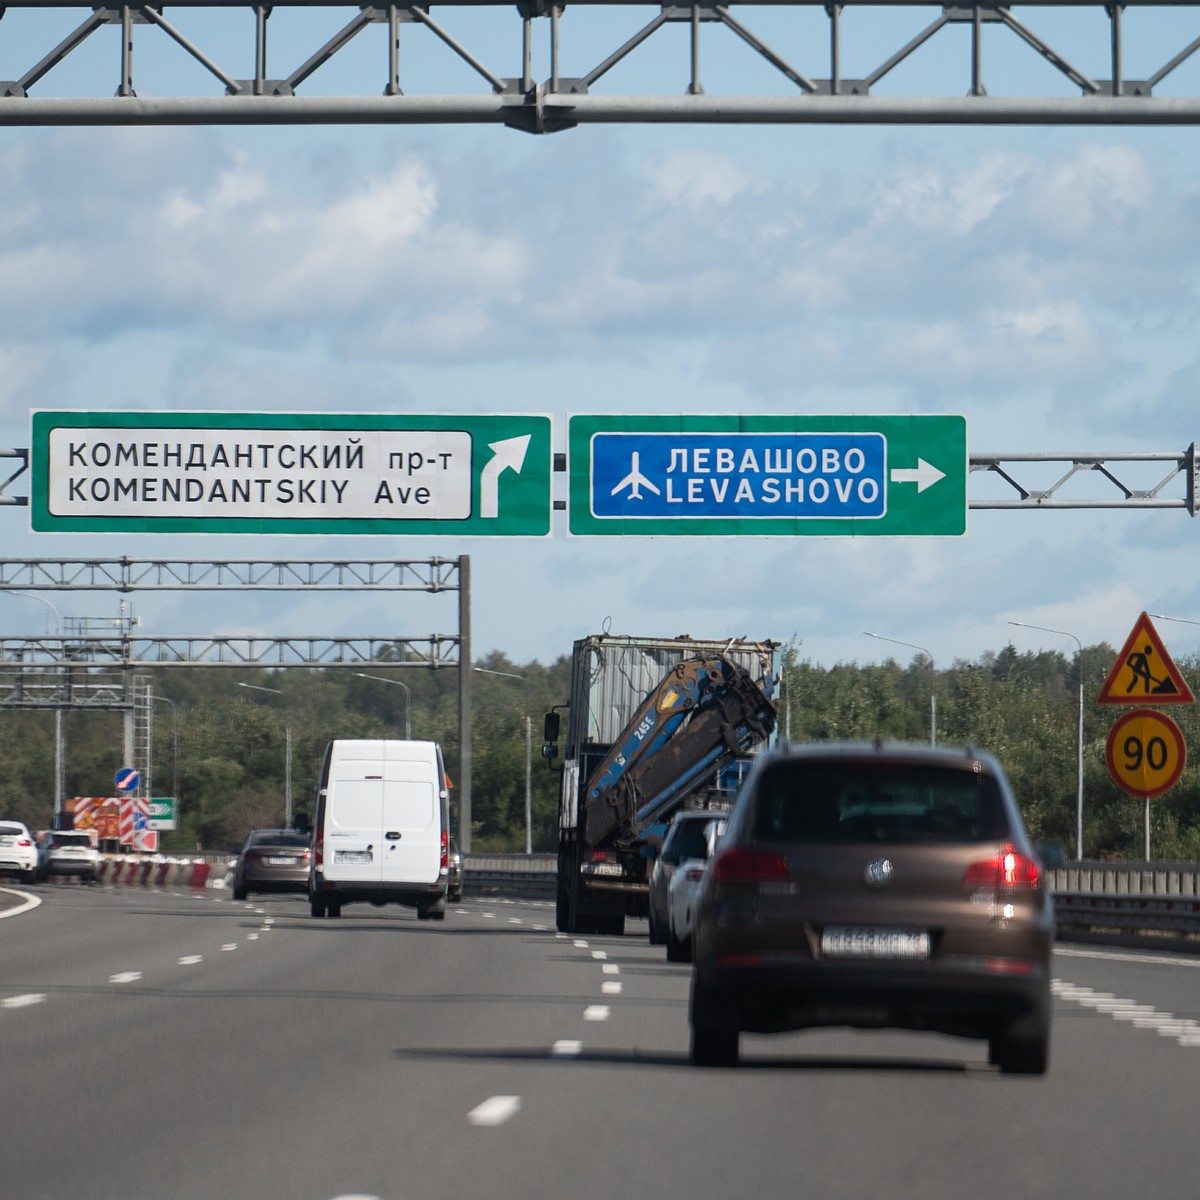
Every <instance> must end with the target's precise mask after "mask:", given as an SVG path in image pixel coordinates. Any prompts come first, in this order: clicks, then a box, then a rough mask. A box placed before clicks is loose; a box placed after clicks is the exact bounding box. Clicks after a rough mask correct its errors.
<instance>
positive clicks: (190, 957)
mask: <svg viewBox="0 0 1200 1200" xmlns="http://www.w3.org/2000/svg"><path fill="white" fill-rule="evenodd" d="M203 961H204V955H203V954H185V955H184V956H183V957H182V958H181V959H179V964H178V965H179V966H181V967H194V966H195V965H196V964H197V963H202V962H203Z"/></svg>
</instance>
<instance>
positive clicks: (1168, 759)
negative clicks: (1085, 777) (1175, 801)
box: [1104, 708, 1187, 800]
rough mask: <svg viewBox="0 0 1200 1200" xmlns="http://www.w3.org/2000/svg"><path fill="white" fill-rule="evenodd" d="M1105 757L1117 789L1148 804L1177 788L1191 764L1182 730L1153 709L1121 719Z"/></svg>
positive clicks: (1118, 721) (1110, 738) (1132, 713)
mask: <svg viewBox="0 0 1200 1200" xmlns="http://www.w3.org/2000/svg"><path fill="white" fill-rule="evenodd" d="M1104 753H1105V757H1106V758H1107V759H1108V771H1109V774H1110V775H1111V776H1112V777H1113V779H1114V781H1115V782H1116V784H1117V786H1118V787H1119V788H1121V789H1122V790H1123V791H1126V792H1128V793H1129V794H1130V795H1131V796H1141V797H1144V798H1145V799H1147V800H1149V799H1152V798H1153V797H1155V796H1161V795H1162V794H1163V792H1165V791H1168V790H1169V789H1171V788H1173V787H1174V786H1175V784H1176V783H1178V782H1179V777H1180V776H1181V775H1182V774H1183V768H1184V766H1185V765H1186V764H1187V748H1186V746H1185V745H1184V741H1183V734H1182V733H1181V732H1180V731H1179V726H1178V725H1176V724H1175V722H1174V721H1172V720H1171V718H1170V717H1168V716H1166V715H1165V714H1163V713H1160V712H1156V711H1155V710H1154V709H1152V708H1137V709H1134V710H1133V712H1128V713H1125V715H1124V716H1122V717H1121V718H1119V719H1118V720H1117V722H1116V723H1115V724H1114V725H1113V727H1112V729H1111V730H1110V731H1109V734H1108V743H1107V744H1106V746H1105V748H1104Z"/></svg>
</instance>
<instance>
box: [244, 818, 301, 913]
mask: <svg viewBox="0 0 1200 1200" xmlns="http://www.w3.org/2000/svg"><path fill="white" fill-rule="evenodd" d="M311 856H312V839H311V838H310V837H309V836H308V835H307V834H305V833H294V832H293V831H292V830H290V829H255V830H252V831H251V833H250V836H249V837H248V838H247V839H246V844H245V845H244V846H243V847H242V852H241V854H239V855H238V860H237V865H236V866H235V867H234V868H233V898H234V899H235V900H245V899H246V897H247V896H248V895H249V894H250V893H251V892H303V893H305V894H307V893H308V865H309V859H310V858H311Z"/></svg>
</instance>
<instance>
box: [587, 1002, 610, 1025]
mask: <svg viewBox="0 0 1200 1200" xmlns="http://www.w3.org/2000/svg"><path fill="white" fill-rule="evenodd" d="M583 1019H584V1020H585V1021H607V1020H608V1005H607V1004H589V1005H588V1006H587V1008H585V1009H584V1010H583Z"/></svg>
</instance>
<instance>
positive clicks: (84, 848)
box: [46, 830, 100, 883]
mask: <svg viewBox="0 0 1200 1200" xmlns="http://www.w3.org/2000/svg"><path fill="white" fill-rule="evenodd" d="M47 841H48V845H47V847H46V874H47V875H78V876H79V877H80V878H81V879H86V880H87V881H88V882H89V883H95V881H96V877H97V875H98V874H99V872H100V853H99V851H98V850H97V849H96V847H95V846H93V845H92V838H91V835H90V834H88V833H85V832H83V831H82V830H61V831H56V832H54V833H52V834H50V835H49V837H48V839H47Z"/></svg>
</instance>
